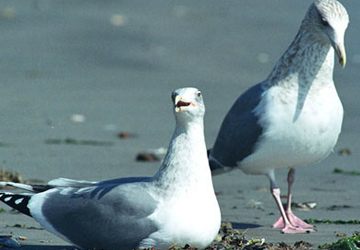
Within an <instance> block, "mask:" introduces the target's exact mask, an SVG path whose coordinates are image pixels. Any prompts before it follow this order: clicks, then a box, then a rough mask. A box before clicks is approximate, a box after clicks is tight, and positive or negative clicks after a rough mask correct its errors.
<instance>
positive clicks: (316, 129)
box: [240, 84, 343, 174]
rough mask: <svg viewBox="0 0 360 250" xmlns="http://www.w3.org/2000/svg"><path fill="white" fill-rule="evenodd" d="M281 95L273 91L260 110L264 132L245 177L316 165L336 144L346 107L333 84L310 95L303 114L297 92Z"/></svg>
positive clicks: (243, 165) (245, 163)
mask: <svg viewBox="0 0 360 250" xmlns="http://www.w3.org/2000/svg"><path fill="white" fill-rule="evenodd" d="M279 91H281V93H282V94H283V93H284V90H283V89H281V87H275V86H273V87H272V88H270V89H269V90H268V91H267V92H266V93H265V95H264V97H263V101H262V102H261V103H260V105H259V106H258V107H257V112H260V113H262V114H261V117H262V119H261V120H260V122H261V124H262V125H263V126H264V131H263V135H262V137H261V139H260V143H259V144H258V145H259V146H258V148H257V150H256V151H255V152H254V153H253V154H252V155H250V156H249V157H247V158H245V159H244V160H243V161H242V162H241V164H240V168H242V169H243V171H244V172H246V173H253V174H264V173H265V174H266V173H268V172H269V170H271V169H278V168H287V167H296V166H301V165H308V164H311V163H315V162H317V161H319V160H321V159H323V158H325V157H326V156H327V155H328V154H329V153H330V152H331V151H332V150H333V147H334V146H335V144H336V142H337V139H338V136H339V134H340V131H341V125H342V120H343V107H342V104H341V101H340V99H339V97H338V95H337V92H336V90H335V87H334V85H333V84H329V85H327V86H322V88H321V91H317V90H316V89H315V90H313V91H309V93H307V96H306V98H305V102H304V103H303V105H302V107H301V110H299V105H298V101H297V100H298V93H297V90H296V91H293V92H291V91H288V92H286V94H283V95H281V94H280V92H279ZM300 106H301V105H300Z"/></svg>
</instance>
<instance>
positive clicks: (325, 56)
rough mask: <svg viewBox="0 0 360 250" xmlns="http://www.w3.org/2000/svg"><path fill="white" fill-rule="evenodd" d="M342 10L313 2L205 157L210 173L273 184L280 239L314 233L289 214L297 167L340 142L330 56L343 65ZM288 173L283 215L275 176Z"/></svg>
mask: <svg viewBox="0 0 360 250" xmlns="http://www.w3.org/2000/svg"><path fill="white" fill-rule="evenodd" d="M348 23H349V17H348V14H347V11H346V9H345V8H344V7H343V5H341V3H339V2H338V1H335V0H317V1H315V2H314V3H313V4H312V5H311V6H310V7H309V9H308V11H307V13H306V15H305V18H304V19H303V21H302V23H301V26H300V29H299V31H298V33H297V35H296V36H295V39H294V41H293V42H292V43H291V45H290V46H289V48H288V49H287V50H286V52H285V53H284V54H283V55H282V57H281V58H280V59H279V61H278V63H277V64H276V66H275V67H274V69H273V71H272V72H271V73H270V75H269V76H268V78H267V79H266V80H265V81H263V82H261V83H259V84H257V85H254V86H253V87H251V88H249V89H248V90H247V91H246V92H245V93H243V94H242V95H241V96H240V97H239V98H238V99H237V101H236V102H235V104H234V105H233V106H232V108H231V109H230V111H229V112H228V113H227V115H226V117H225V119H224V121H223V123H222V125H221V128H220V131H219V133H218V136H217V139H216V141H215V143H214V146H213V148H212V149H210V150H209V161H210V166H211V169H212V171H213V173H214V174H216V173H220V172H223V171H226V170H228V169H233V168H235V167H237V168H240V169H241V170H242V171H244V172H245V173H246V174H262V175H266V176H267V177H268V178H269V179H270V189H271V194H272V195H273V197H274V199H275V201H276V204H277V206H278V208H279V210H280V214H281V217H280V218H279V219H278V220H277V221H276V222H275V223H274V224H273V227H275V228H282V232H284V233H306V232H311V231H313V229H312V227H313V226H312V225H309V224H307V223H305V222H304V221H302V220H301V219H299V218H298V217H296V216H295V215H294V214H293V212H292V211H291V187H292V185H293V183H294V175H295V170H294V167H297V166H302V165H308V164H312V163H316V162H318V161H320V160H322V159H324V158H325V157H326V156H328V155H329V154H330V153H331V152H332V150H333V148H334V146H335V144H336V142H337V139H338V136H339V134H340V131H341V125H342V120H343V107H342V104H341V101H340V99H339V96H338V94H337V92H336V89H335V85H334V82H333V68H334V51H335V53H336V55H337V57H338V59H339V63H340V64H341V66H342V67H344V66H345V63H346V54H345V47H344V34H345V30H346V28H347V26H348ZM288 167H289V168H290V170H289V173H288V178H287V181H288V195H287V205H286V208H285V209H284V208H283V205H282V203H281V200H280V189H279V188H278V187H277V186H276V184H275V174H274V170H275V169H281V168H288Z"/></svg>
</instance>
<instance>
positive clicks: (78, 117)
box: [70, 114, 86, 123]
mask: <svg viewBox="0 0 360 250" xmlns="http://www.w3.org/2000/svg"><path fill="white" fill-rule="evenodd" d="M70 120H71V121H73V122H78V123H80V122H85V120H86V117H85V116H84V115H81V114H72V115H71V116H70Z"/></svg>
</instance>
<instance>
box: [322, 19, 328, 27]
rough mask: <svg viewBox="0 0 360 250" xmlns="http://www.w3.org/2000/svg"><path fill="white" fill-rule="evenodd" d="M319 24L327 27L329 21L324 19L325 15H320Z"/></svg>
mask: <svg viewBox="0 0 360 250" xmlns="http://www.w3.org/2000/svg"><path fill="white" fill-rule="evenodd" d="M320 22H321V24H322V25H323V26H325V27H328V26H329V22H328V21H327V20H326V18H325V17H322V18H321V20H320Z"/></svg>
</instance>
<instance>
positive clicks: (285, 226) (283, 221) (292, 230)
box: [268, 173, 312, 234]
mask: <svg viewBox="0 0 360 250" xmlns="http://www.w3.org/2000/svg"><path fill="white" fill-rule="evenodd" d="M268 176H269V178H270V188H271V194H272V195H273V197H274V199H275V202H276V205H277V206H278V208H279V211H280V214H281V217H280V219H278V220H277V221H276V222H275V223H274V224H273V227H274V228H282V232H283V233H289V234H298V233H309V232H310V231H311V230H312V229H310V230H309V229H306V228H301V227H296V226H294V225H292V223H291V222H290V221H289V219H288V215H287V213H286V212H285V210H284V207H283V205H282V203H281V198H280V189H279V188H277V187H276V186H275V181H274V179H275V177H274V174H273V173H271V174H269V175H268Z"/></svg>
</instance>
